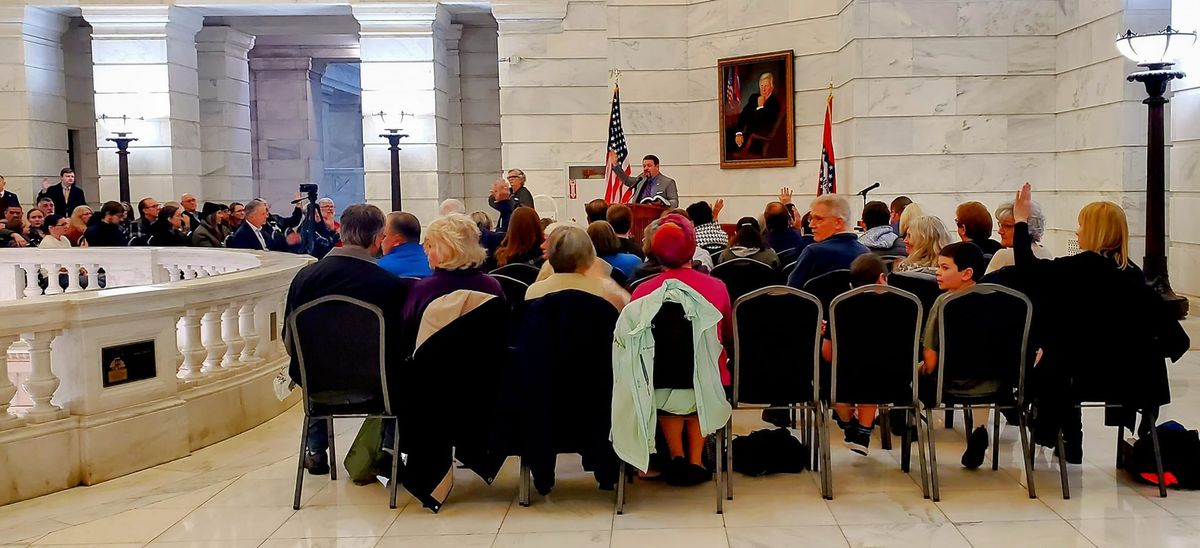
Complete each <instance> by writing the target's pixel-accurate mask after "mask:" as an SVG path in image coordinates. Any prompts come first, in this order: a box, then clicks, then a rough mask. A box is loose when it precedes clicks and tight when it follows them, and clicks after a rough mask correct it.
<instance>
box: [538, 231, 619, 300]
mask: <svg viewBox="0 0 1200 548" xmlns="http://www.w3.org/2000/svg"><path fill="white" fill-rule="evenodd" d="M596 260H597V259H596V248H595V247H594V246H593V245H592V239H591V237H590V236H588V233H587V232H586V231H585V230H584V229H582V228H580V227H578V226H573V225H559V226H557V227H554V229H553V231H552V232H550V237H549V238H547V239H546V263H547V264H549V265H550V267H551V268H552V269H553V270H554V273H553V274H551V275H550V276H549V277H548V278H546V279H544V280H541V281H538V282H534V283H533V284H532V285H530V286H529V289H528V290H526V291H525V300H527V301H532V300H533V299H536V298H538V297H541V296H544V295H547V294H550V293H554V292H556V291H566V290H568V289H574V290H578V291H583V292H584V293H590V294H592V295H595V296H597V297H600V298H603V299H605V300H607V301H608V302H609V303H610V304H612V305H613V306H614V307H616V309H617V310H620V309H622V308H624V307H625V305H626V304H629V294H628V293H626V292H625V290H624V289H621V288H620V287H619V286H618V285H617V284H616V283H615V282H613V281H612V278H610V277H609V276H607V275H603V274H602V275H599V276H597V275H595V274H590V273H589V271H590V270H591V269H592V266H593V264H595V262H596Z"/></svg>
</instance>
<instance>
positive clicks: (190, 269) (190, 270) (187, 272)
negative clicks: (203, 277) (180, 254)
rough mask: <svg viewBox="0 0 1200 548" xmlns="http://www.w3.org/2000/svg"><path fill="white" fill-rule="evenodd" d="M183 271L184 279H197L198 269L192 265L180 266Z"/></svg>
mask: <svg viewBox="0 0 1200 548" xmlns="http://www.w3.org/2000/svg"><path fill="white" fill-rule="evenodd" d="M180 268H181V269H182V270H183V279H185V280H192V279H195V278H196V268H195V267H194V266H192V265H190V264H187V265H180Z"/></svg>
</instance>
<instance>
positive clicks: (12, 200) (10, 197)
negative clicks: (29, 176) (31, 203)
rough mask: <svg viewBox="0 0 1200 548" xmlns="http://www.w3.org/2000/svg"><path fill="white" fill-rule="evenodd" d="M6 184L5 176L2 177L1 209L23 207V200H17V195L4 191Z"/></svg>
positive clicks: (0, 190)
mask: <svg viewBox="0 0 1200 548" xmlns="http://www.w3.org/2000/svg"><path fill="white" fill-rule="evenodd" d="M5 184H7V183H6V182H5V180H4V176H3V175H0V207H8V206H10V205H15V206H17V207H21V200H19V199H17V195H16V194H13V193H11V192H9V191H7V190H4V185H5Z"/></svg>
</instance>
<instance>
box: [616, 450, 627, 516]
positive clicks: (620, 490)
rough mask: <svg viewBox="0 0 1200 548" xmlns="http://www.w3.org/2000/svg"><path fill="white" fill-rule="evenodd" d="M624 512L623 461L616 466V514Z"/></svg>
mask: <svg viewBox="0 0 1200 548" xmlns="http://www.w3.org/2000/svg"><path fill="white" fill-rule="evenodd" d="M624 513H625V461H621V465H620V466H618V467H617V515H618V516H619V515H622V514H624Z"/></svg>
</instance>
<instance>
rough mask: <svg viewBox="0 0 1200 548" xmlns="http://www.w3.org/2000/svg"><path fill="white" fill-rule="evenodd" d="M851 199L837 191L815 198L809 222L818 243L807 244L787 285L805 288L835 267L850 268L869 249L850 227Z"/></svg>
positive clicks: (868, 251)
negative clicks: (814, 279)
mask: <svg viewBox="0 0 1200 548" xmlns="http://www.w3.org/2000/svg"><path fill="white" fill-rule="evenodd" d="M849 218H850V203H849V202H847V201H846V199H845V198H843V197H842V196H840V195H837V194H822V195H821V196H817V199H815V200H813V202H812V213H811V214H810V216H809V221H808V224H809V226H811V227H812V230H813V240H814V242H815V243H813V244H811V245H809V246H808V247H806V248H804V251H802V252H800V257H799V258H798V259H797V260H796V269H795V270H793V271H792V274H791V275H790V276H788V285H790V286H792V287H794V288H796V289H804V284H805V282H807V281H809V280H811V279H813V278H816V277H817V276H820V275H821V274H824V273H826V272H831V271H834V270H841V269H848V268H850V263H852V262H854V259H855V258H857V257H858V256H859V255H862V254H863V253H870V250H868V249H867V248H866V246H864V245H862V244H861V243H859V242H858V236H857V235H855V234H854V232H853V231H852V230H851V229H850V224H849V221H848V219H849Z"/></svg>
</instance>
